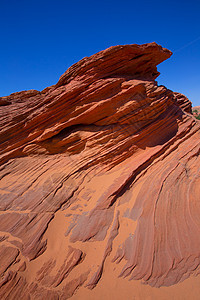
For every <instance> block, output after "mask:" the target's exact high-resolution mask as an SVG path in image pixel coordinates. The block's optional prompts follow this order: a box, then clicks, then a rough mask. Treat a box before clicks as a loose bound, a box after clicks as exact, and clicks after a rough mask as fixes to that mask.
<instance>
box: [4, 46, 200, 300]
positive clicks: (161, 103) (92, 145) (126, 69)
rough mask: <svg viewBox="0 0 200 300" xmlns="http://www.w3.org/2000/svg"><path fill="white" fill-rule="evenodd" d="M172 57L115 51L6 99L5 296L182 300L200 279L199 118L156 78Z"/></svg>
mask: <svg viewBox="0 0 200 300" xmlns="http://www.w3.org/2000/svg"><path fill="white" fill-rule="evenodd" d="M170 56H171V52H170V51H168V50H167V49H164V48H162V47H161V46H158V45H157V44H155V43H151V44H145V45H141V46H138V45H127V46H115V47H111V48H109V49H107V50H105V51H101V52H99V53H97V54H95V55H93V56H91V57H86V58H84V59H82V60H81V61H80V62H78V63H76V64H74V65H73V66H72V67H70V68H69V69H68V70H67V71H66V72H65V73H64V74H63V75H62V76H61V78H60V80H59V81H58V83H57V84H56V85H54V86H51V87H48V88H46V89H45V90H43V91H42V92H39V91H35V90H30V91H23V92H19V93H14V94H11V95H10V96H8V97H2V98H0V124H1V132H0V141H1V143H0V150H1V156H0V162H1V166H0V179H1V180H0V198H1V200H0V207H1V212H0V260H1V264H0V274H1V275H0V276H1V277H0V280H1V281H0V297H1V299H68V298H70V297H72V298H73V299H102V297H105V298H106V297H107V298H108V299H111V298H112V299H122V298H123V299H131V297H132V298H134V297H136V298H135V299H145V296H146V295H152V297H153V299H155V298H158V299H161V298H162V297H164V298H165V299H168V297H170V292H168V291H171V290H170V289H172V288H173V289H175V288H176V286H178V287H179V289H178V290H177V291H178V292H177V293H178V296H179V298H180V295H181V293H183V294H185V289H186V288H185V286H184V285H183V284H182V285H180V284H177V283H179V282H182V281H183V280H185V279H187V278H188V277H190V279H188V280H191V278H193V275H198V274H199V273H200V218H199V215H200V201H199V200H200V197H199V196H200V175H199V174H200V158H199V152H200V131H199V129H200V122H199V121H198V120H196V119H195V118H194V117H193V116H192V114H191V103H190V101H189V100H188V99H187V98H186V97H185V96H183V95H182V94H179V93H173V92H172V91H170V90H168V89H167V88H165V87H164V86H158V85H157V82H156V81H155V78H156V77H157V76H158V75H159V73H158V71H157V68H156V65H158V64H159V63H161V62H162V61H164V60H165V59H167V58H169V57H170ZM128 280H131V281H128ZM136 280H137V281H136ZM195 280H197V281H195V283H194V282H193V281H192V283H191V285H189V286H191V287H192V289H193V290H194V291H195V292H197V290H196V286H197V287H198V288H199V277H196V278H195ZM141 281H142V282H143V283H146V284H147V286H144V285H143V286H142V285H141V283H140V282H141ZM185 282H188V281H187V280H185ZM196 282H197V283H196ZM176 284H177V285H176ZM188 284H190V283H187V285H186V286H188ZM195 284H196V285H195ZM172 285H175V286H173V287H171V288H170V286H172ZM162 286H168V287H169V288H168V289H169V290H168V289H167V290H163V289H155V288H154V287H162ZM141 287H142V288H141ZM198 288H197V289H198ZM158 290H159V292H157V291H158ZM173 291H174V290H173ZM127 292H128V295H127V294H126V293H127ZM198 292H200V290H198ZM197 295H198V293H197ZM109 297H110V298H109ZM140 297H141V298H140ZM193 298H195V297H193ZM170 299H172V298H170ZM180 299H185V298H180ZM196 299H197V298H196Z"/></svg>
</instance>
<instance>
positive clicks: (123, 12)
mask: <svg viewBox="0 0 200 300" xmlns="http://www.w3.org/2000/svg"><path fill="white" fill-rule="evenodd" d="M199 15H200V1H199V0H196V1H194V0H191V1H184V0H183V1H181V0H178V1H177V0H176V1H172V0H169V1H162V0H159V1H142V0H141V1H133V0H132V1H131V0H123V1H118V0H115V1H113V0H112V1H109V0H107V1H104V0H101V1H94V0H93V1H87V0H85V1H84V0H83V1H80V0H77V1H76V0H75V1H73V0H71V1H68V0H65V1H64V0H57V1H51V0H49V1H46V0H44V1H43V0H40V1H38V0H34V1H32V0H26V1H25V0H18V1H16V0H15V1H14V0H10V1H5V0H4V1H3V0H0V30H1V35H0V42H1V46H0V96H5V95H9V94H10V93H13V92H16V91H21V90H27V89H36V90H42V89H44V88H45V87H47V86H50V85H52V84H55V83H56V82H57V81H58V79H59V77H60V76H61V74H62V73H64V72H65V71H66V69H67V68H68V67H69V66H70V65H72V64H73V63H75V62H77V61H78V60H80V59H81V58H83V57H85V56H90V55H92V54H94V53H96V52H98V51H100V50H103V49H105V48H107V47H110V46H113V45H119V44H135V43H136V44H143V43H148V42H153V41H155V42H156V43H158V44H160V45H162V46H163V47H165V48H168V49H170V50H171V51H172V52H174V54H173V56H172V57H171V58H170V59H168V60H167V61H165V62H163V63H162V64H160V65H159V66H158V70H159V71H160V72H161V75H160V76H159V77H158V79H157V80H158V83H159V84H163V85H165V86H166V87H167V88H169V89H172V90H173V91H177V92H181V93H183V94H185V95H186V96H187V97H188V98H189V99H190V100H191V101H192V102H193V105H194V106H195V105H200V71H199V70H200V21H199V20H200V17H199Z"/></svg>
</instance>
